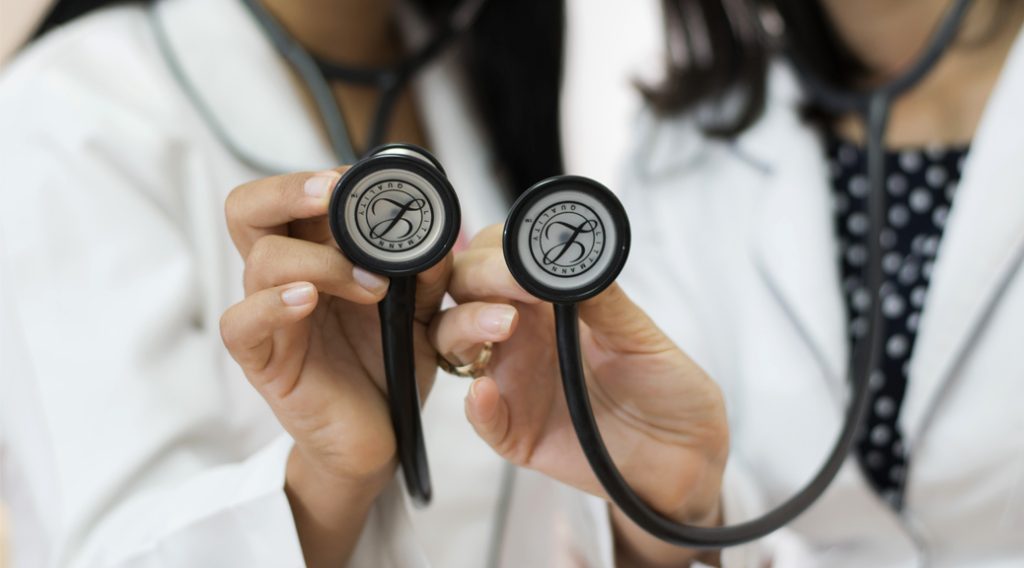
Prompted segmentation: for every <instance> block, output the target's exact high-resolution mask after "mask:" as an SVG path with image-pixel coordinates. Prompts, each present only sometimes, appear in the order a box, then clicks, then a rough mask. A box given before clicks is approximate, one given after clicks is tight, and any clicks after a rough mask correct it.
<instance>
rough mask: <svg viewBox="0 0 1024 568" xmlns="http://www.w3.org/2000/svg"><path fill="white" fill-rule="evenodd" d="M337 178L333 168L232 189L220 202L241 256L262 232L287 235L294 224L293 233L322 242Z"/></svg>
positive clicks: (265, 180) (327, 233) (269, 179)
mask: <svg viewBox="0 0 1024 568" xmlns="http://www.w3.org/2000/svg"><path fill="white" fill-rule="evenodd" d="M340 178H341V174H340V173H339V172H337V171H324V172H317V173H298V174H288V175H283V176H276V177H270V178H264V179H259V180H256V181H252V182H249V183H246V184H243V185H240V186H238V187H237V188H235V189H234V190H233V191H232V192H231V194H230V195H228V198H227V201H226V202H225V204H224V214H225V216H226V218H227V224H228V231H229V232H230V233H231V240H232V241H234V243H235V247H236V248H237V249H238V251H239V252H240V253H241V254H242V257H243V258H244V257H247V256H248V255H249V249H250V248H251V247H252V246H253V245H254V244H255V243H256V241H258V240H259V239H260V238H262V237H264V236H266V235H287V234H289V229H288V224H289V223H292V222H295V221H301V222H300V223H296V226H295V229H296V230H297V231H298V232H300V233H302V234H296V235H294V236H297V237H300V238H308V239H309V240H314V241H316V242H323V240H324V238H326V237H328V236H329V235H330V229H329V228H328V226H327V218H326V217H325V215H326V214H327V204H328V202H329V201H330V195H331V191H332V190H333V188H334V186H335V185H336V184H337V183H338V180H339V179H340Z"/></svg>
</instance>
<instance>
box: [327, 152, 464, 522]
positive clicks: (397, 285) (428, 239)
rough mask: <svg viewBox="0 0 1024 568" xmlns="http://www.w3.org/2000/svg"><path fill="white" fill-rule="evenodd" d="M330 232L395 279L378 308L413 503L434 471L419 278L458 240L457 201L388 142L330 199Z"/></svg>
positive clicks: (439, 173) (434, 175)
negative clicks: (418, 330) (425, 407)
mask: <svg viewBox="0 0 1024 568" xmlns="http://www.w3.org/2000/svg"><path fill="white" fill-rule="evenodd" d="M327 214H328V217H329V222H330V226H331V233H332V234H333V235H334V239H335V240H336V241H337V243H338V246H339V247H340V248H341V252H343V253H344V254H345V256H346V257H348V259H349V260H350V261H352V263H353V264H356V265H357V266H360V267H362V268H364V269H366V270H369V271H370V272H374V273H377V274H381V275H383V276H387V277H389V278H390V280H391V282H390V284H389V286H388V292H387V295H386V296H385V297H384V299H383V300H382V301H381V302H380V304H378V312H379V314H380V322H381V345H382V348H383V349H382V350H383V352H384V373H385V375H386V379H387V387H388V406H389V410H390V412H391V424H392V427H393V429H394V433H395V441H396V443H397V446H398V460H399V463H401V465H402V474H403V476H404V477H405V482H406V487H407V488H408V489H409V495H410V497H411V498H412V500H413V502H414V503H416V504H418V505H426V504H427V503H429V502H430V498H431V493H432V490H431V483H430V468H429V467H428V466H427V450H426V444H425V443H424V439H423V424H422V420H421V418H420V396H419V389H418V383H417V381H416V366H415V356H414V353H415V345H414V331H413V329H414V327H415V322H414V314H415V311H416V275H417V274H419V273H420V272H423V271H425V270H427V269H428V268H430V267H431V266H434V265H435V264H437V263H438V262H439V261H440V260H441V259H443V258H444V256H445V255H446V254H448V252H449V251H450V250H451V249H452V247H453V246H454V245H455V241H456V240H457V239H458V237H459V228H460V225H461V215H460V213H459V200H458V197H457V196H456V195H455V190H454V189H452V186H451V184H450V183H449V182H448V178H447V176H446V175H445V173H444V168H442V167H441V164H440V163H438V161H437V160H436V159H434V157H433V156H431V155H430V154H429V153H428V152H427V151H426V150H424V149H422V148H419V147H418V146H413V145H410V144H389V145H386V146H381V147H380V148H378V149H376V150H374V151H373V152H371V153H370V155H369V156H367V157H366V158H364V159H362V160H360V161H358V162H357V163H355V164H354V165H353V166H352V167H351V168H349V169H348V171H346V172H345V174H344V175H342V176H341V179H340V180H338V185H337V187H335V189H334V193H333V194H332V195H331V203H330V206H329V208H328V212H327Z"/></svg>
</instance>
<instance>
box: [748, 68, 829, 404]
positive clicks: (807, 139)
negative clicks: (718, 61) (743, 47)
mask: <svg viewBox="0 0 1024 568" xmlns="http://www.w3.org/2000/svg"><path fill="white" fill-rule="evenodd" d="M772 82H773V85H772V91H773V96H772V98H771V99H770V100H771V101H772V102H771V103H770V105H771V106H770V107H769V108H767V109H766V112H765V116H764V118H763V119H762V120H760V121H759V122H758V123H757V124H756V125H754V126H753V127H752V128H750V129H749V130H748V131H747V132H746V133H745V134H744V135H742V136H741V137H740V138H739V139H737V140H736V142H735V143H734V144H733V145H732V150H733V153H734V154H735V155H736V156H737V158H738V159H740V160H742V161H745V162H747V163H748V164H749V165H751V166H754V170H753V171H756V172H758V174H759V176H760V179H758V180H757V181H755V182H754V183H756V184H758V185H760V186H761V187H762V191H761V192H759V195H758V198H759V199H760V200H761V201H760V207H759V208H758V209H759V211H760V213H759V216H758V218H757V221H756V223H755V224H754V226H753V227H752V231H751V234H750V239H751V241H750V243H751V244H750V250H751V251H752V253H753V255H754V262H755V265H756V266H757V270H758V272H759V273H760V274H761V276H762V277H763V278H764V280H765V282H766V284H767V285H768V287H769V288H770V289H771V291H772V293H773V295H774V296H775V297H776V299H777V300H778V301H779V303H780V304H781V305H782V307H783V309H784V310H785V312H786V314H787V316H789V318H790V319H791V320H792V321H793V323H794V326H795V327H796V328H797V329H798V330H799V333H800V335H801V336H802V337H803V338H804V340H805V341H806V342H807V343H808V345H809V346H810V348H811V353H812V355H813V356H814V357H815V359H817V361H818V363H819V365H820V366H821V368H822V376H823V377H825V378H826V380H828V382H829V384H830V386H831V387H832V390H833V393H834V394H835V395H836V398H837V400H842V399H843V394H842V393H845V392H846V391H847V388H846V384H845V382H844V378H845V377H846V365H847V359H848V357H849V344H848V341H847V335H846V325H845V321H846V315H845V313H844V306H843V301H842V296H841V294H840V293H839V291H840V275H839V266H838V262H837V261H836V240H835V235H834V228H833V214H832V205H831V199H830V192H829V191H827V188H828V183H829V182H828V170H827V169H826V163H825V160H824V156H823V151H822V142H821V140H820V139H819V136H818V134H817V133H816V132H814V131H813V130H812V129H810V128H807V127H806V126H805V125H803V124H801V117H800V116H799V113H798V112H797V107H798V105H799V104H800V102H801V97H800V91H799V88H798V85H797V82H796V80H795V78H794V77H793V75H792V74H791V72H790V71H789V70H788V69H787V68H784V67H781V66H778V67H775V68H774V69H773V70H772ZM780 133H786V138H785V140H784V141H780V139H779V135H780Z"/></svg>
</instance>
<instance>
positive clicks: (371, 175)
mask: <svg viewBox="0 0 1024 568" xmlns="http://www.w3.org/2000/svg"><path fill="white" fill-rule="evenodd" d="M328 216H329V222H330V226H331V233H332V234H333V235H334V238H335V240H336V241H337V242H338V246H339V247H341V251H342V252H343V253H344V254H345V256H347V257H348V258H349V260H351V261H352V262H353V263H355V264H357V265H359V266H361V267H363V268H365V269H367V270H369V271H371V272H375V273H377V274H381V275H384V276H389V277H397V276H410V275H413V274H418V273H420V272H422V271H424V270H426V269H428V268H430V267H431V266H433V265H434V264H436V263H437V262H439V261H440V260H441V259H442V258H444V256H445V255H446V254H448V251H450V250H451V248H452V246H454V245H455V241H456V240H457V239H458V236H459V228H460V226H461V215H460V211H459V202H458V198H457V197H456V195H455V190H454V189H452V186H451V183H449V181H448V178H447V176H446V175H445V172H444V169H443V168H442V167H441V165H440V164H439V163H438V162H437V160H436V159H435V158H434V157H433V156H431V155H430V154H429V153H428V152H426V151H425V150H423V149H422V148H419V147H418V146H414V145H412V144H388V145H385V146H381V147H379V148H377V149H375V150H374V151H373V152H372V153H371V154H370V155H369V156H368V157H367V158H365V159H363V160H360V161H359V162H357V163H356V164H355V165H353V166H352V167H351V168H349V169H348V171H346V172H345V174H344V175H342V177H341V179H340V180H339V181H338V184H337V186H336V187H335V190H334V194H333V195H332V196H331V203H330V207H329V209H328Z"/></svg>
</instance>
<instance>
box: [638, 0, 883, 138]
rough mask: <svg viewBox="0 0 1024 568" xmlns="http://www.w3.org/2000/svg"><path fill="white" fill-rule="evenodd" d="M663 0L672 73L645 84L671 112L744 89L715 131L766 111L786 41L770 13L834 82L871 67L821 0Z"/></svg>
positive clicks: (735, 129)
mask: <svg viewBox="0 0 1024 568" xmlns="http://www.w3.org/2000/svg"><path fill="white" fill-rule="evenodd" d="M663 6H664V10H665V22H666V32H667V33H666V38H667V41H668V46H667V47H668V50H667V51H668V61H667V72H666V78H665V80H664V81H663V82H662V83H661V84H659V85H657V86H654V87H642V89H643V91H644V94H645V95H646V97H647V99H648V100H649V101H650V103H651V104H652V106H653V107H654V108H655V109H656V110H658V111H660V112H662V113H666V114H668V113H678V112H683V111H686V110H689V109H691V108H693V107H694V106H696V105H697V104H699V103H701V102H703V101H708V100H718V99H721V98H722V97H725V96H726V95H732V96H735V97H739V100H740V104H739V107H738V109H737V110H736V111H735V112H733V113H731V114H730V115H729V116H728V117H726V118H724V119H721V120H718V121H716V122H715V123H714V124H711V125H707V126H705V130H706V131H707V133H708V134H710V135H712V136H723V137H729V136H734V135H736V134H738V133H740V132H742V131H743V130H745V129H746V128H747V127H748V126H750V125H751V124H753V123H754V122H755V121H756V120H757V119H758V118H759V117H760V116H761V113H762V112H763V111H764V106H765V97H766V90H767V85H766V82H767V73H768V65H769V61H770V59H771V57H772V55H773V54H774V52H775V50H776V49H778V48H779V45H777V42H776V41H774V39H776V38H773V37H772V36H771V35H770V34H769V33H768V32H767V31H766V30H765V27H766V26H764V25H763V24H762V18H765V17H772V18H774V19H773V20H772V21H774V22H775V23H777V24H779V25H781V27H782V28H784V30H785V38H786V42H787V44H788V48H789V49H791V50H793V52H794V53H795V54H796V55H798V56H799V57H801V60H802V61H804V64H805V65H806V66H807V67H808V68H809V69H810V70H811V71H812V72H814V73H816V74H817V75H818V76H820V77H822V78H823V79H825V80H827V81H828V82H830V83H834V84H850V83H851V82H852V81H854V80H856V78H857V77H859V76H860V74H861V73H863V71H864V67H863V65H862V64H861V62H860V61H858V60H857V58H856V57H854V56H853V54H852V53H850V51H849V49H847V48H846V46H845V45H844V44H843V42H842V41H841V40H840V39H839V37H838V35H837V33H836V31H835V29H834V28H833V26H832V23H831V21H830V20H829V18H828V15H827V14H826V13H825V10H824V8H823V7H822V6H821V3H820V1H817V0H814V1H810V2H808V1H807V0H664V2H663ZM766 11H767V12H766ZM766 13H767V14H768V16H765V14H766Z"/></svg>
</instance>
